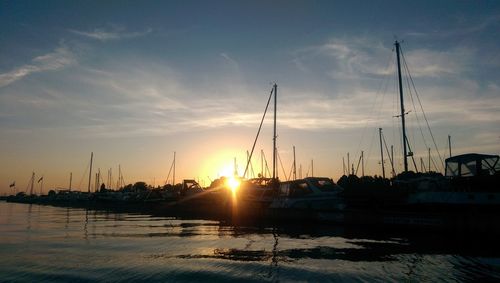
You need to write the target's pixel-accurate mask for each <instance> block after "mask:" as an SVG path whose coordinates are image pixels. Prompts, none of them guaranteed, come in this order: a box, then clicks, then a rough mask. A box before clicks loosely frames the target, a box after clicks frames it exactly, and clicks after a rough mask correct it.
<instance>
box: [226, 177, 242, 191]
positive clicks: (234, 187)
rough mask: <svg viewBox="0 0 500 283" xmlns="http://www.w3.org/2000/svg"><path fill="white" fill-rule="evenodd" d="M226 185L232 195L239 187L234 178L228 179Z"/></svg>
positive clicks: (238, 182) (237, 181)
mask: <svg viewBox="0 0 500 283" xmlns="http://www.w3.org/2000/svg"><path fill="white" fill-rule="evenodd" d="M226 185H227V186H228V187H229V188H230V189H231V191H232V192H233V193H236V191H237V190H238V188H239V186H240V181H239V180H238V179H236V178H235V177H229V178H227V180H226Z"/></svg>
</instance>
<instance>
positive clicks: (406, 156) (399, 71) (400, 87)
mask: <svg viewBox="0 0 500 283" xmlns="http://www.w3.org/2000/svg"><path fill="white" fill-rule="evenodd" d="M394 45H395V46H396V58H397V61H398V82H399V100H400V102H401V126H402V131H403V156H404V159H403V160H404V172H407V171H408V153H407V149H406V125H405V104H404V100H403V83H402V80H401V63H400V59H399V52H400V47H399V42H398V41H397V40H396V42H395V43H394Z"/></svg>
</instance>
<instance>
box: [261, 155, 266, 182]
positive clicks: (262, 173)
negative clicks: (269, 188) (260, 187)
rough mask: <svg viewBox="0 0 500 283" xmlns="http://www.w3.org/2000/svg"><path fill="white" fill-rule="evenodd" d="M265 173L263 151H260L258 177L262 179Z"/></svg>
mask: <svg viewBox="0 0 500 283" xmlns="http://www.w3.org/2000/svg"><path fill="white" fill-rule="evenodd" d="M265 174H266V171H265V170H264V150H262V149H261V150H260V176H261V178H264V177H265Z"/></svg>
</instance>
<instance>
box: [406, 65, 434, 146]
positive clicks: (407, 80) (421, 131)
mask: <svg viewBox="0 0 500 283" xmlns="http://www.w3.org/2000/svg"><path fill="white" fill-rule="evenodd" d="M403 66H404V68H405V71H406V74H407V77H406V84H407V87H408V92H409V93H410V99H411V103H412V106H413V110H414V111H415V120H416V121H417V126H418V129H419V131H420V135H421V136H422V141H423V142H424V145H425V148H429V146H428V145H427V140H426V138H425V135H424V131H423V130H422V126H421V123H420V118H419V115H418V112H417V107H416V106H415V101H414V99H413V96H414V94H413V91H412V89H411V87H410V81H409V79H408V76H409V74H410V70H409V69H408V65H407V64H406V61H405V60H404V57H403Z"/></svg>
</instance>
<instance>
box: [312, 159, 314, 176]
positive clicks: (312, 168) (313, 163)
mask: <svg viewBox="0 0 500 283" xmlns="http://www.w3.org/2000/svg"><path fill="white" fill-rule="evenodd" d="M311 177H314V159H311Z"/></svg>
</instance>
